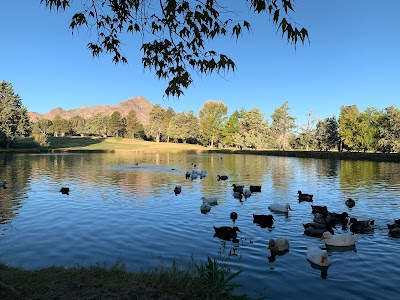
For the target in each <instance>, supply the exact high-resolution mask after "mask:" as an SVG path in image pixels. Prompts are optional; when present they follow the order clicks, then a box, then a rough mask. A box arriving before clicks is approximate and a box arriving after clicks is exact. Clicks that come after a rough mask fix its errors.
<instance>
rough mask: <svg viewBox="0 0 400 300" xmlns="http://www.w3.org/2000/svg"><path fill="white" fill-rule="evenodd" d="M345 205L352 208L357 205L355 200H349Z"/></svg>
mask: <svg viewBox="0 0 400 300" xmlns="http://www.w3.org/2000/svg"><path fill="white" fill-rule="evenodd" d="M344 204H346V205H347V206H348V207H350V208H352V207H354V206H355V205H356V201H354V200H353V199H351V198H349V199H347V200H346V201H345V202H344Z"/></svg>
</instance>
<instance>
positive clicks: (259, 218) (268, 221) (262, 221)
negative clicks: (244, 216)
mask: <svg viewBox="0 0 400 300" xmlns="http://www.w3.org/2000/svg"><path fill="white" fill-rule="evenodd" d="M274 221H275V219H274V217H273V215H255V214H253V223H256V224H258V225H260V227H262V228H267V227H268V228H272V225H274Z"/></svg>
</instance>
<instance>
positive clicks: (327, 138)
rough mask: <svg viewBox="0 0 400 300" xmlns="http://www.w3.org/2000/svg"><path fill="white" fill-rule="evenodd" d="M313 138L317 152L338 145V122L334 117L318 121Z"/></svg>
mask: <svg viewBox="0 0 400 300" xmlns="http://www.w3.org/2000/svg"><path fill="white" fill-rule="evenodd" d="M315 138H316V140H317V146H318V148H319V150H325V151H328V150H330V149H332V148H334V147H335V146H336V145H338V143H339V140H340V138H339V133H338V122H337V121H336V117H335V116H332V118H325V119H324V120H322V121H318V123H317V126H316V131H315Z"/></svg>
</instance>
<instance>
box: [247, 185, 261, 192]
mask: <svg viewBox="0 0 400 300" xmlns="http://www.w3.org/2000/svg"><path fill="white" fill-rule="evenodd" d="M249 189H250V192H252V193H261V185H250V187H249Z"/></svg>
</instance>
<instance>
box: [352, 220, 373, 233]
mask: <svg viewBox="0 0 400 300" xmlns="http://www.w3.org/2000/svg"><path fill="white" fill-rule="evenodd" d="M374 223H375V221H374V220H366V221H358V220H357V219H356V218H351V219H350V231H351V232H352V233H370V232H371V231H373V230H374Z"/></svg>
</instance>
